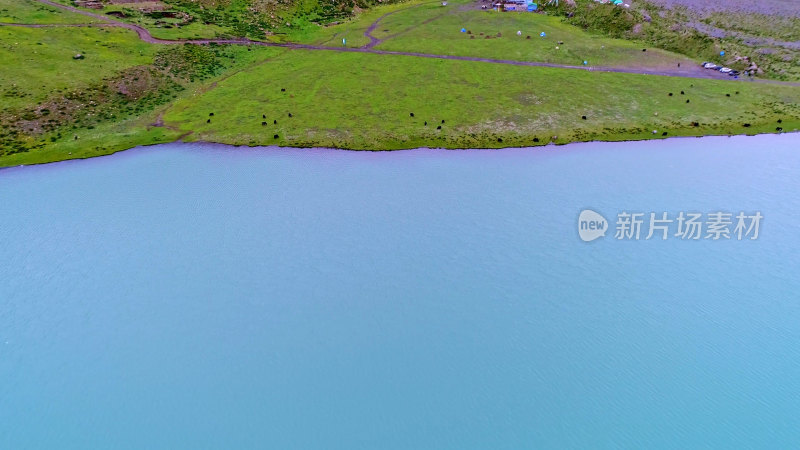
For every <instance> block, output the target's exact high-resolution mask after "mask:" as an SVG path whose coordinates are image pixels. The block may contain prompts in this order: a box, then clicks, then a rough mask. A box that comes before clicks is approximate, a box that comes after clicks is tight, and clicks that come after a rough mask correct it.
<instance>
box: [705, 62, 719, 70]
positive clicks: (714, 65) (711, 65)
mask: <svg viewBox="0 0 800 450" xmlns="http://www.w3.org/2000/svg"><path fill="white" fill-rule="evenodd" d="M703 67H704V68H706V69H716V68H717V67H718V66H717V65H716V64H714V63H710V62H707V63H703Z"/></svg>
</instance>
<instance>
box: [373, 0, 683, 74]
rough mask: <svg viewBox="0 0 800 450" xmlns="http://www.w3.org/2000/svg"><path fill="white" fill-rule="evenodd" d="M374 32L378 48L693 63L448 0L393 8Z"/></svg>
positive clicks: (548, 19) (569, 60) (628, 63)
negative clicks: (395, 11)
mask: <svg viewBox="0 0 800 450" xmlns="http://www.w3.org/2000/svg"><path fill="white" fill-rule="evenodd" d="M462 29H465V30H466V32H461V30H462ZM517 32H520V33H521V34H520V35H517ZM542 33H544V36H542V35H541V34H542ZM373 34H374V35H375V37H377V38H378V39H386V40H385V41H384V42H383V43H381V44H380V45H379V46H378V47H377V48H378V49H381V50H395V51H407V52H419V53H434V54H439V55H459V56H477V57H484V58H486V57H491V58H496V59H511V60H518V61H538V62H546V63H555V64H571V65H581V64H582V63H583V61H587V62H588V63H589V64H590V65H592V66H618V67H620V66H621V67H639V68H660V67H669V68H675V67H676V66H677V64H678V63H681V64H686V65H691V64H694V63H693V62H692V61H691V60H690V59H689V58H687V57H685V56H682V55H678V54H675V53H671V52H667V51H664V50H659V49H656V48H647V46H646V45H644V46H643V45H642V44H641V43H636V42H632V41H625V40H621V39H611V38H606V37H603V36H599V35H596V34H590V33H588V32H585V31H583V30H581V29H580V28H577V27H574V26H570V25H567V24H565V23H563V22H562V21H561V19H560V18H558V17H552V16H547V15H543V14H533V13H515V12H507V13H500V12H495V11H492V10H488V11H484V10H479V9H468V10H464V9H460V8H459V5H450V4H449V5H448V6H446V7H443V6H441V4H424V5H421V6H418V7H416V8H412V9H408V10H405V11H401V12H398V13H396V14H392V15H391V16H387V17H386V18H385V19H384V20H383V21H381V22H380V24H379V26H378V27H377V28H376V29H375V32H374V33H373ZM643 48H644V49H646V50H647V51H642V49H643Z"/></svg>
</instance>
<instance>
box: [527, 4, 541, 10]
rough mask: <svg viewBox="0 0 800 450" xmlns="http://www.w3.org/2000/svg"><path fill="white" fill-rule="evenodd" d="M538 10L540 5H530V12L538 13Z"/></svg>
mask: <svg viewBox="0 0 800 450" xmlns="http://www.w3.org/2000/svg"><path fill="white" fill-rule="evenodd" d="M537 9H539V5H537V4H536V3H531V4H530V5H528V11H536V10H537Z"/></svg>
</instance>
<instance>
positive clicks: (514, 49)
mask: <svg viewBox="0 0 800 450" xmlns="http://www.w3.org/2000/svg"><path fill="white" fill-rule="evenodd" d="M0 1H5V2H8V0H0ZM65 1H66V0H65ZM308 1H311V0H308ZM209 2H212V0H203V1H202V2H201V3H203V4H204V5H205V7H206V8H208V9H211V10H213V11H216V9H215V8H214V7H213V5H212V3H213V2H212V3H209ZM20 4H21V3H20ZM169 4H170V5H173V6H174V5H178V4H180V5H184V3H182V2H181V1H180V0H175V1H171V2H170V3H169ZM248 4H249V3H248V2H247V1H245V0H230V2H222V3H220V5H221V6H220V8H223V9H224V11H228V12H230V11H235V8H238V7H241V6H242V5H248ZM237 5H238V6H237ZM299 5H300V4H293V7H294V8H295V11H302V8H300V6H299ZM29 6H30V5H29ZM184 6H185V5H184ZM197 6H198V5H194V6H191V5H190V6H185V7H186V8H189V9H191V8H195V7H197ZM298 8H299V9H298ZM18 10H19V8H18ZM313 10H314V9H313V8H311V9H308V10H307V11H313ZM281 11H284V12H285V11H286V9H285V8H284V10H281ZM609 11H611V10H609ZM601 12H602V13H603V14H605V13H606V12H607V11H606V12H603V11H601ZM623 12H624V11H623ZM389 13H391V14H389ZM14 14H15V15H19V16H20V18H19V19H18V20H23V18H22V17H23V16H24V15H23V14H22V13H19V12H18V11H16V12H14ZM25 14H27V16H25V17H27V19H25V20H30V21H36V22H39V23H47V22H48V21H49V20H70V21H72V20H76V21H77V19H76V18H75V17H72V16H71V15H69V14H68V15H67V16H59V17H58V18H57V19H50V18H48V17H35V16H36V15H35V14H33V13H30V14H29V13H25ZM203 14H207V12H205V13H203ZM309 14H310V13H309ZM337 14H338V13H337ZM593 14H594V13H593ZM614 14H616V12H614ZM292 17H294V18H295V19H297V21H295V22H292V26H291V27H289V30H288V31H287V30H284V31H283V32H282V33H283V34H280V33H275V34H272V35H269V36H266V37H267V38H268V39H275V40H281V41H291V42H304V43H315V44H322V45H329V46H331V47H337V46H340V45H341V38H342V37H346V39H347V46H348V47H350V46H360V45H365V44H367V43H368V42H369V39H368V38H366V37H365V36H364V32H365V31H366V30H367V28H368V27H369V26H370V24H372V23H374V22H375V21H376V20H377V19H378V18H381V17H383V19H382V20H381V22H380V24H379V26H377V27H376V28H375V30H374V32H373V35H374V36H375V37H377V38H379V39H385V40H384V41H382V43H380V45H378V47H377V49H379V50H397V51H412V52H422V53H436V54H444V55H448V54H450V55H462V56H478V57H486V58H493V59H512V60H514V59H516V60H525V61H541V62H555V63H563V64H574V65H577V64H579V63H580V61H582V60H583V59H586V60H589V61H590V64H591V65H598V66H613V65H616V66H624V67H634V68H636V67H640V68H654V67H660V66H662V65H666V66H671V65H672V64H675V63H676V62H682V61H686V59H685V58H684V57H682V56H680V55H678V54H675V53H670V52H668V51H658V50H656V49H653V48H649V47H648V50H647V52H642V51H641V48H642V46H643V45H642V43H641V41H639V40H637V39H636V38H631V39H625V40H623V39H614V38H610V37H608V33H598V32H595V31H593V28H592V27H589V26H587V27H576V26H574V25H570V24H569V21H564V20H565V18H563V17H561V18H559V17H555V16H554V15H550V16H548V15H541V14H526V13H519V14H518V13H505V14H503V13H495V12H489V11H482V10H479V9H474V4H473V5H470V4H468V3H466V2H465V1H463V0H456V3H453V2H451V3H450V6H448V7H442V6H440V4H439V2H435V3H434V2H430V1H412V2H407V3H402V4H401V3H397V4H388V5H386V6H380V7H375V8H370V9H363V10H353V11H350V12H349V13H348V14H347V15H344V16H343V17H341V23H340V24H338V25H330V26H321V25H320V24H318V23H316V22H312V21H310V19H309V18H310V17H311V16H310V15H306V16H302V17H305V18H303V19H298V17H301V16H292ZM330 17H339V16H337V15H336V14H334V15H333V16H329V18H330ZM87 19H88V18H87ZM129 19H130V18H129ZM573 19H577V20H583V19H581V17H580V16H579V15H576V16H573V17H572V18H570V20H573ZM584 19H585V17H584ZM15 20H16V19H15ZM131 20H132V19H131ZM204 20H206V19H203V20H196V21H194V22H192V23H191V24H186V25H184V26H183V27H181V28H180V29H179V28H178V27H175V28H172V29H170V28H165V29H163V30H162V31H164V32H165V33H175V34H174V35H172V36H167V35H162V36H166V37H182V36H183V35H182V34H181V33H188V30H190V28H189V27H190V26H195V27H197V28H198V31H197V33H200V34H199V35H202V36H210V35H211V34H209V35H204V34H202V33H212V34H213V33H223V34H224V33H228V31H227V30H234V31H231V33H233V35H241V34H242V33H244V34H248V33H249V32H247V30H244V29H239V30H238V31H235V28H236V26H238V25H236V23H233V25H231V23H232V22H231V23H228V22H225V21H224V20H221V21H219V22H213V23H214V25H213V27H219V29H217V30H216V31H214V28H212V26H207V24H206V23H205V21H204ZM281 20H283V18H282V19H281ZM600 22H602V21H600ZM226 23H227V24H226ZM239 25H241V22H239ZM462 27H465V28H467V29H468V30H470V31H471V32H472V34H467V33H461V32H460V29H461V28H462ZM582 28H583V29H582ZM220 30H223V31H220ZM517 30H521V31H522V32H523V35H522V36H521V37H520V36H517V35H516V31H517ZM541 31H545V33H547V37H546V38H540V37H539V33H540V32H541ZM498 32H499V33H500V34H501V36H500V37H497V33H498ZM480 33H484V35H483V36H481V35H480ZM643 33H644V32H643ZM157 35H158V34H157ZM486 35H492V36H495V37H494V38H492V39H486V38H485V36H486ZM528 35H530V36H531V39H526V36H528ZM469 36H475V39H471V38H470V37H469ZM188 37H191V36H188ZM558 41H563V42H564V44H557V42H558ZM556 45H559V47H561V48H559V49H558V50H555V46H556ZM77 53H81V54H83V55H85V59H81V60H75V59H73V56H74V55H75V54H77ZM0 63H1V64H0V100H1V101H2V103H0V167H2V166H10V165H16V164H33V163H43V162H49V161H59V160H64V159H70V158H84V157H91V156H97V155H102V154H108V153H112V152H115V151H119V150H123V149H126V148H130V147H133V146H136V145H147V144H155V143H163V142H171V141H174V140H176V139H179V138H181V139H184V140H187V141H213V142H221V143H228V144H237V145H284V146H297V147H306V146H327V147H337V148H346V149H370V150H391V149H401V148H413V147H445V148H496V147H508V146H531V145H545V144H547V143H550V142H554V143H557V144H563V143H568V142H574V141H588V140H608V141H614V140H628V139H654V138H664V137H672V136H700V135H708V134H722V135H729V134H745V133H746V134H754V133H766V132H776V131H796V130H798V129H800V87H795V86H790V85H780V84H774V83H771V84H768V83H755V82H743V81H739V82H736V81H732V80H705V79H690V78H677V77H664V76H653V75H636V74H620V73H600V72H589V71H583V70H569V69H556V68H541V67H526V66H513V65H504V64H495V63H488V62H477V61H458V60H444V59H431V58H419V57H414V56H403V55H382V54H369V53H351V52H346V53H340V52H335V51H332V50H304V49H285V48H269V47H260V46H236V45H203V46H200V45H152V44H147V43H144V42H142V41H140V40H139V38H138V37H137V35H136V33H134V32H132V31H129V30H124V29H119V28H111V27H91V28H87V27H62V28H60V27H57V26H55V27H47V28H20V27H5V26H0ZM696 63H697V61H694V62H693V63H691V64H696ZM282 89H285V91H282ZM682 92H683V93H682ZM670 93H671V94H672V95H671V96H670V95H669V94H670ZM687 100H688V102H687ZM212 113H213V116H212V115H211V114H212ZM411 113H413V114H414V115H413V117H412V116H411ZM290 114H291V117H290ZM583 116H585V119H584V118H583ZM443 121H444V122H443ZM779 121H780V122H779ZM275 122H277V123H275ZM425 122H427V125H425ZM654 131H655V133H654ZM276 135H277V137H275V136H276Z"/></svg>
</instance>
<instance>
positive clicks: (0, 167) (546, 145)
mask: <svg viewBox="0 0 800 450" xmlns="http://www.w3.org/2000/svg"><path fill="white" fill-rule="evenodd" d="M781 135H798V136H800V131H789V132H779V133H757V134H707V135H703V136H669V137H662V136H657V137H653V138H646V139H626V140H618V141H615V140H591V141H572V142H564V143H555V142H548V143H544V144H540V145H531V146H525V147H513V146H510V147H492V148H488V147H484V148H453V147H411V148H397V149H383V150H370V149H352V148H338V147H324V146H322V147H316V146H306V147H294V146H276V145H235V144H227V143H224V142H212V141H203V140H199V141H184V140H182V139H178V140H175V141H169V142H156V143H153V144H146V145H136V146H133V147H128V148H123V149H120V150H113V151H111V152H109V153H105V154H101V155H93V156H76V157H74V158H66V159H61V160H57V161H47V162H39V163H31V164H14V165H8V166H4V165H2V162H0V171H2V170H4V169H12V168H15V167H31V166H42V165H49V164H58V163H66V162H70V161H81V160H88V159H97V158H103V157H107V156H112V155H115V154H117V153H121V152H127V151H129V150H135V149H141V148H148V147H157V146H161V145H175V144H178V145H193V144H196V145H214V146H221V147H229V148H234V149H240V148H242V149H249V150H254V149H278V150H304V149H315V150H331V151H344V152H373V153H382V152H402V151H427V150H448V151H467V150H476V151H497V150H520V149H527V150H537V149H542V150H546V149H548V148H550V147H569V146H576V145H581V144H593V143H606V144H615V143H627V142H652V141H674V140H677V139H708V138H757V137H759V136H781Z"/></svg>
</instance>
